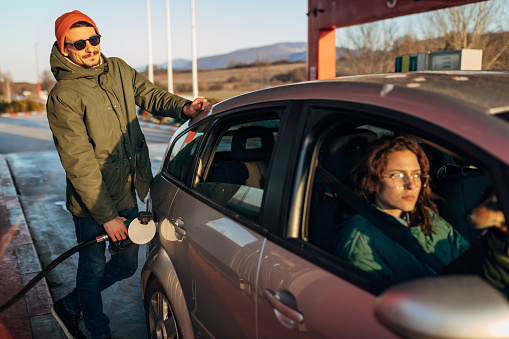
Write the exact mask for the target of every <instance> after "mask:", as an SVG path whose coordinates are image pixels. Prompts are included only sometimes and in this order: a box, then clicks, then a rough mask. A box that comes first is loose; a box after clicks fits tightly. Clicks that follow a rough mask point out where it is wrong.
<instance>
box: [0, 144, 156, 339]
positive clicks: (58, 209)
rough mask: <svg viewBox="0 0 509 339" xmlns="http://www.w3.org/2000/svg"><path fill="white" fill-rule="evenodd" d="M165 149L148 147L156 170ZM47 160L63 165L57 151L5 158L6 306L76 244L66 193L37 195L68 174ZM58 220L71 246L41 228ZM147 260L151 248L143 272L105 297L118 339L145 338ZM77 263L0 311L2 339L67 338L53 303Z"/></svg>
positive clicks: (1, 161)
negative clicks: (143, 292) (143, 298)
mask: <svg viewBox="0 0 509 339" xmlns="http://www.w3.org/2000/svg"><path fill="white" fill-rule="evenodd" d="M165 147H166V145H164V144H160V145H156V146H154V147H150V145H149V148H150V150H151V159H152V166H153V171H154V172H156V171H157V170H158V168H159V166H160V160H161V159H162V154H163V153H164V150H165ZM7 158H8V162H9V165H10V167H11V170H13V169H14V171H15V173H16V177H18V176H19V177H20V178H27V179H18V180H19V182H16V183H14V181H13V178H12V176H11V172H10V168H9V166H8V164H7ZM53 158H54V159H53ZM46 161H48V162H49V163H55V161H56V162H58V155H57V154H56V152H42V153H39V154H30V153H27V154H15V155H5V156H3V155H0V184H1V190H0V232H1V233H0V239H1V240H0V272H1V273H0V291H2V292H1V293H0V304H2V305H3V304H4V303H5V302H6V301H7V300H9V299H10V298H11V297H12V296H14V295H15V294H16V293H17V291H19V290H20V289H21V288H22V286H24V285H26V284H27V283H28V282H29V281H30V280H31V279H32V278H33V277H34V276H35V275H36V274H37V273H38V272H40V271H41V269H42V267H46V266H47V265H48V263H49V262H51V261H52V260H54V259H56V257H57V256H58V255H60V254H62V253H63V252H65V251H66V250H68V249H69V248H71V247H72V246H74V245H75V237H74V234H73V232H74V229H73V226H72V219H71V217H70V215H69V213H68V212H66V211H65V210H64V208H63V206H62V202H61V201H56V200H58V199H62V195H63V194H62V193H61V192H60V193H58V194H56V196H58V197H56V196H55V197H48V195H47V194H45V193H41V194H37V188H38V189H39V190H40V191H41V192H44V191H45V189H46V187H49V186H52V185H54V183H53V182H52V180H53V178H59V179H62V178H63V175H64V174H63V170H62V169H61V167H60V166H56V167H55V166H52V167H51V168H50V166H47V167H48V168H46V167H45V166H44V164H45V163H46ZM24 170H26V171H32V172H33V171H35V172H37V173H36V175H33V176H31V177H29V178H28V177H26V176H24V175H23V171H24ZM29 187H31V188H34V187H35V189H34V190H33V191H31V192H32V193H27V192H28V190H27V188H29ZM17 190H19V191H17ZM20 192H21V193H22V194H21V193H20ZM33 192H35V193H33ZM20 200H21V201H20ZM54 200H55V201H54ZM41 219H42V220H41ZM55 220H59V221H58V223H59V225H60V224H62V225H66V226H65V229H61V231H59V236H64V237H68V239H69V241H68V242H64V244H65V245H61V244H60V245H57V242H52V241H51V237H52V234H51V232H49V231H51V227H50V228H48V227H47V226H46V228H44V227H42V226H41V225H51V222H52V221H53V222H55ZM59 227H60V226H59ZM29 230H30V231H29ZM53 231H54V228H53ZM57 254H58V255H57ZM145 257H146V246H142V248H141V249H140V256H139V268H138V272H137V273H136V274H135V275H134V276H133V277H131V278H129V279H126V280H124V281H122V282H120V283H119V284H116V285H114V286H112V287H111V288H110V289H108V290H107V291H105V293H103V298H104V303H105V313H107V314H109V315H110V317H111V318H112V323H111V324H110V326H111V327H112V331H113V332H114V338H117V339H120V338H144V337H145V333H146V332H145V317H144V311H143V306H142V304H141V297H140V288H139V277H140V272H141V268H142V266H143V263H144V259H145ZM41 263H42V264H41ZM76 265H77V255H75V256H73V257H71V258H69V259H67V260H66V261H64V262H63V263H62V264H61V265H59V266H57V267H56V268H55V269H54V270H53V271H52V272H51V273H50V274H49V275H48V280H46V279H42V280H41V281H40V282H39V283H38V284H37V285H36V286H35V288H34V289H32V290H31V291H30V292H28V293H27V294H26V296H25V297H23V298H22V299H20V300H19V301H18V302H16V303H15V304H14V305H13V306H12V307H11V308H9V309H8V310H6V311H5V312H3V313H0V338H45V339H46V338H57V339H58V338H64V336H63V334H62V332H61V331H60V328H59V327H58V324H57V323H56V321H55V320H54V319H53V317H52V316H51V314H50V307H51V304H52V303H53V300H58V299H60V298H61V297H63V296H64V295H65V294H67V293H68V292H69V291H70V289H71V288H72V286H73V284H74V281H75V280H74V279H75V277H74V276H73V274H71V273H70V272H75V267H76ZM48 286H49V287H48ZM106 292H107V293H106Z"/></svg>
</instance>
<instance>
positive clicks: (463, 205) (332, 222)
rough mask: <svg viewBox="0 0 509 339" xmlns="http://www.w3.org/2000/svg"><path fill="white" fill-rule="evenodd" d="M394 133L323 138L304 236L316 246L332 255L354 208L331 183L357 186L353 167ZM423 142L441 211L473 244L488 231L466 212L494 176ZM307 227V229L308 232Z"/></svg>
mask: <svg viewBox="0 0 509 339" xmlns="http://www.w3.org/2000/svg"><path fill="white" fill-rule="evenodd" d="M392 134H394V131H391V130H387V129H382V128H378V127H374V126H367V125H363V126H357V127H355V128H351V129H344V128H332V129H331V130H329V132H328V133H327V134H326V136H325V137H324V138H323V139H322V141H321V144H320V148H319V152H318V161H317V166H316V169H315V175H314V181H313V186H312V193H311V200H310V210H309V217H308V218H309V222H308V224H307V230H304V232H303V233H304V235H303V237H304V238H305V239H306V236H307V241H309V242H310V243H311V244H313V245H315V246H317V247H319V248H321V249H322V250H325V251H327V252H329V253H332V251H333V243H334V239H335V237H336V235H337V233H338V232H339V227H340V224H341V220H342V217H343V215H345V214H347V213H352V212H354V211H353V209H352V208H351V207H350V205H349V204H348V203H347V202H346V201H344V200H343V199H341V197H340V194H338V192H337V191H336V190H335V189H334V187H331V186H332V185H330V184H328V183H330V182H332V181H340V182H342V183H343V184H344V185H345V186H347V187H348V188H350V189H352V186H353V183H352V179H351V171H352V169H353V168H354V166H355V165H356V164H357V162H358V161H359V160H360V158H361V156H362V155H363V154H365V152H366V150H367V148H368V146H369V144H370V143H371V142H373V141H374V140H376V139H378V138H379V137H381V136H383V135H392ZM414 140H417V141H418V142H419V144H420V145H421V147H422V148H423V149H424V151H425V152H426V154H427V155H428V158H429V160H430V173H429V175H430V179H431V187H432V190H433V192H434V193H435V194H436V196H437V198H436V200H435V203H436V204H437V206H438V208H439V215H440V216H441V217H442V218H444V219H445V220H446V221H448V222H449V223H450V224H451V225H452V226H453V227H454V228H455V229H456V230H457V231H458V232H459V233H460V234H461V235H462V236H463V237H464V238H465V239H466V240H467V241H468V242H469V243H470V244H472V243H473V242H475V241H476V240H477V239H478V238H479V236H480V235H481V233H482V230H479V229H475V228H473V227H470V226H469V225H468V224H467V221H466V220H465V214H466V213H467V212H468V211H469V210H470V209H471V208H472V207H473V206H474V205H475V204H476V203H477V202H478V201H479V199H480V196H481V194H482V192H483V191H484V190H485V189H486V188H487V187H488V186H490V184H491V182H490V179H489V178H488V177H487V176H486V175H485V173H484V172H483V171H482V170H481V169H479V168H478V167H476V166H473V165H472V164H469V163H467V162H465V161H464V160H460V158H459V157H455V156H452V155H451V154H449V153H447V152H444V151H443V150H441V149H439V148H437V147H435V146H432V145H430V144H428V143H426V142H424V141H422V140H418V139H416V138H414ZM306 231H307V232H306Z"/></svg>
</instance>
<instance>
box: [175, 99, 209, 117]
mask: <svg viewBox="0 0 509 339" xmlns="http://www.w3.org/2000/svg"><path fill="white" fill-rule="evenodd" d="M211 108H212V105H211V104H210V102H208V100H207V99H205V98H196V99H194V101H193V102H192V103H191V104H190V105H185V106H184V108H182V111H183V112H184V114H185V115H187V116H188V117H190V118H193V117H194V116H195V115H196V114H198V113H201V112H208V111H210V109H211Z"/></svg>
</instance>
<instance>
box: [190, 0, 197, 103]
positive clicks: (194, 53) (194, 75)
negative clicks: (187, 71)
mask: <svg viewBox="0 0 509 339" xmlns="http://www.w3.org/2000/svg"><path fill="white" fill-rule="evenodd" d="M194 17H195V16H194V0H191V33H192V42H193V99H194V98H197V97H198V63H197V61H196V22H195V18H194Z"/></svg>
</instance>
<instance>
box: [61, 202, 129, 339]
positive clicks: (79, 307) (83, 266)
mask: <svg viewBox="0 0 509 339" xmlns="http://www.w3.org/2000/svg"><path fill="white" fill-rule="evenodd" d="M118 214H119V216H121V217H124V218H127V219H132V218H136V217H137V216H138V206H137V204H136V202H135V207H134V208H132V209H130V210H125V211H120V212H119V213H118ZM73 220H74V226H75V228H76V237H77V239H78V243H81V242H83V241H88V240H91V239H93V238H95V237H98V236H101V235H103V234H106V231H105V230H104V227H103V226H102V225H99V224H97V223H96V222H95V221H94V219H92V218H89V217H76V216H73ZM138 248H139V245H137V244H133V245H131V246H129V247H128V248H126V249H125V250H122V251H120V252H118V253H116V254H115V255H112V256H111V259H110V260H109V261H108V262H106V255H105V249H106V242H100V243H97V244H94V245H91V246H89V247H87V248H84V249H82V250H81V251H80V252H79V262H78V273H77V275H76V288H75V289H74V290H73V291H72V292H71V293H69V294H68V295H67V296H65V297H64V299H63V303H64V306H65V308H66V309H67V311H68V312H69V313H71V314H74V315H79V314H80V313H81V312H83V320H84V323H85V328H86V329H87V330H88V331H89V332H90V333H91V335H92V338H98V339H99V338H106V337H109V336H111V330H110V327H109V323H110V318H108V316H107V315H106V314H104V313H103V302H102V297H101V291H103V290H105V289H107V288H108V287H110V286H111V285H113V284H114V283H116V282H117V281H120V280H122V279H126V278H129V277H130V276H132V275H133V274H134V273H135V272H136V269H137V268H138Z"/></svg>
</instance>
